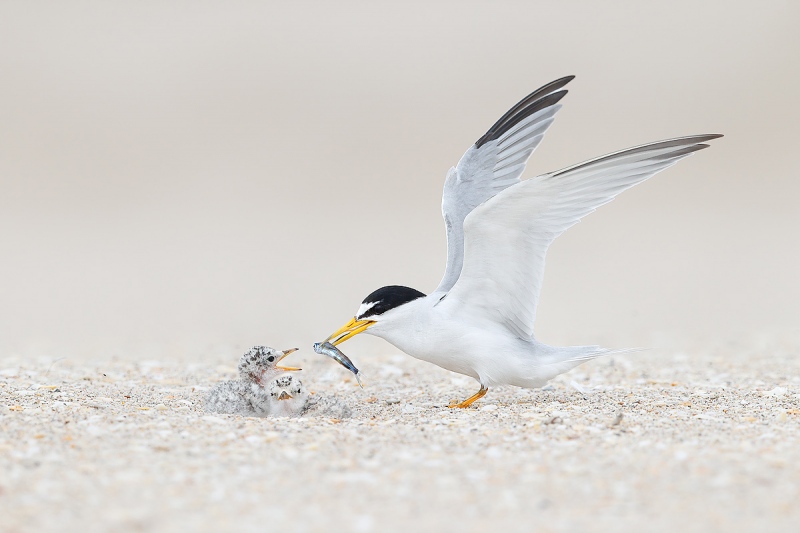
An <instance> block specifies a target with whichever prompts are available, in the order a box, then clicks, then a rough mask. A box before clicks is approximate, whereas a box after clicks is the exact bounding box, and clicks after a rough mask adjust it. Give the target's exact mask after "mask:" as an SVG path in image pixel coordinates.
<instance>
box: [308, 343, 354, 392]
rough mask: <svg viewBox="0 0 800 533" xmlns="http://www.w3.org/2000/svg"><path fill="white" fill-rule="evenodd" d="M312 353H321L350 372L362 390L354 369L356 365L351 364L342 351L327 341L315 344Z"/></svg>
mask: <svg viewBox="0 0 800 533" xmlns="http://www.w3.org/2000/svg"><path fill="white" fill-rule="evenodd" d="M314 351H315V352H317V353H321V354H323V355H327V356H328V357H330V358H331V359H333V360H334V361H336V362H337V363H339V364H340V365H342V366H343V367H345V368H346V369H347V370H349V371H350V372H352V373H353V374H354V375H355V376H356V381H358V384H359V386H360V387H361V388H362V389H363V388H364V385H363V384H362V383H361V378H360V377H358V369H357V368H356V365H354V364H353V362H352V361H351V360H350V358H349V357H347V356H346V355H345V354H343V353H342V351H341V350H339V348H337V347H336V346H334V345H333V344H331V343H330V342H328V341H325V342H315V343H314Z"/></svg>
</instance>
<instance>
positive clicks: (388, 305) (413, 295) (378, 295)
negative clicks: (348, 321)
mask: <svg viewBox="0 0 800 533" xmlns="http://www.w3.org/2000/svg"><path fill="white" fill-rule="evenodd" d="M424 297H425V294H423V293H421V292H419V291H418V290H416V289H412V288H411V287H403V286H402V285H389V286H387V287H381V288H380V289H378V290H377V291H375V292H373V293H372V294H370V295H369V296H367V297H366V298H364V301H363V302H361V303H362V304H363V305H370V304H372V305H371V306H370V307H369V309H367V310H366V311H364V313H362V315H361V316H358V317H356V318H358V319H364V318H369V317H371V316H377V315H382V314H383V313H385V312H386V311H388V310H390V309H394V308H395V307H399V306H401V305H403V304H406V303H408V302H410V301H412V300H416V299H417V298H424Z"/></svg>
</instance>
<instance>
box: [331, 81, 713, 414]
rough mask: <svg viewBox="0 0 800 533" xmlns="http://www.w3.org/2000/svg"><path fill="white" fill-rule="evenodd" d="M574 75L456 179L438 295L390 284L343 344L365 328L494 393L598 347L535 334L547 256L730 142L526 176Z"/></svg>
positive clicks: (495, 130) (618, 155)
mask: <svg viewBox="0 0 800 533" xmlns="http://www.w3.org/2000/svg"><path fill="white" fill-rule="evenodd" d="M572 78H573V77H572V76H568V77H566V78H561V79H559V80H556V81H554V82H552V83H549V84H547V85H545V86H543V87H542V88H540V89H537V90H536V91H534V92H533V93H531V94H530V95H528V96H527V97H525V98H524V99H523V100H521V101H520V102H519V103H518V104H517V105H515V106H514V107H512V108H511V109H510V110H509V111H508V112H507V113H506V114H505V115H503V116H502V117H501V118H500V120H498V121H497V122H496V123H495V124H494V125H493V126H492V127H491V128H489V131H487V132H486V134H485V135H483V136H482V137H481V138H480V139H478V141H476V143H475V144H474V145H473V146H471V147H470V148H469V149H468V150H467V151H466V153H465V154H464V155H463V156H462V158H461V160H460V161H459V162H458V165H456V167H454V168H451V169H450V170H449V172H448V173H447V177H446V178H445V183H444V192H443V195H442V216H443V217H444V221H445V230H446V232H447V267H446V269H445V274H444V276H443V277H442V281H441V282H440V283H439V286H438V287H437V289H436V290H435V291H434V292H433V293H432V294H430V295H428V296H425V295H424V294H422V293H421V292H419V291H416V290H415V289H411V288H408V287H402V286H396V285H393V286H387V287H383V288H381V289H378V290H377V291H374V292H373V293H372V294H370V295H369V296H367V297H366V298H365V299H364V301H363V302H362V304H361V307H360V308H359V310H358V312H357V313H356V316H355V317H354V318H353V320H351V321H350V322H349V323H348V324H346V325H345V326H344V327H342V328H341V329H339V330H338V331H337V332H335V333H334V334H333V335H331V336H330V337H328V339H327V340H328V341H330V342H332V343H333V344H334V345H336V344H339V343H341V342H344V341H346V340H347V339H349V338H351V337H353V336H354V335H357V334H358V333H361V332H366V333H369V334H372V335H376V336H378V337H382V338H383V339H385V340H387V341H388V342H390V343H391V344H393V345H394V346H396V347H397V348H399V349H400V350H402V351H404V352H406V353H407V354H409V355H411V356H413V357H416V358H417V359H421V360H423V361H428V362H431V363H433V364H436V365H438V366H440V367H442V368H445V369H447V370H451V371H453V372H457V373H459V374H464V375H467V376H471V377H473V378H475V379H476V380H478V381H479V382H480V383H481V390H480V392H479V393H478V394H476V395H475V396H473V397H471V398H469V399H468V400H465V401H464V402H461V403H460V404H458V406H459V407H466V406H468V405H470V404H471V403H472V402H473V401H475V400H476V399H477V398H480V397H481V396H482V395H483V394H485V393H486V390H487V389H488V387H492V386H496V385H516V386H519V387H527V388H533V387H540V386H542V385H544V384H545V383H546V382H547V381H548V380H549V379H551V378H553V377H555V376H557V375H558V374H561V373H563V372H566V371H568V370H570V369H571V368H573V367H575V366H577V365H578V364H580V363H581V362H583V361H586V360H588V359H592V358H594V357H597V356H600V355H605V354H608V353H611V352H612V351H611V350H607V349H603V348H600V347H599V346H570V347H553V346H548V345H546V344H543V343H541V342H539V341H537V340H536V339H535V337H534V329H533V326H534V321H535V318H536V308H537V305H538V302H539V293H540V291H541V286H542V280H543V276H544V262H545V255H546V253H547V249H548V248H549V247H550V244H551V243H552V242H553V240H555V239H556V238H557V237H558V236H559V235H561V234H562V233H563V232H564V231H566V230H567V229H568V228H570V227H571V226H573V225H575V224H577V223H578V222H579V221H580V220H581V218H583V217H584V216H586V215H588V214H589V213H591V212H593V211H594V210H595V209H597V208H598V207H600V206H601V205H604V204H606V203H608V202H610V201H611V200H613V199H614V198H615V197H616V196H617V195H618V194H619V193H621V192H622V191H624V190H626V189H628V188H630V187H633V186H634V185H636V184H638V183H641V182H643V181H645V180H646V179H648V178H650V177H651V176H653V175H654V174H656V173H657V172H660V171H662V170H664V169H666V168H668V167H670V166H672V165H674V164H675V163H676V162H678V161H679V160H681V159H683V158H685V157H687V156H689V155H691V154H692V153H694V152H696V151H698V150H702V149H703V148H707V147H708V145H707V144H703V143H705V142H706V141H709V140H711V139H715V138H717V137H721V135H694V136H689V137H680V138H676V139H669V140H665V141H658V142H654V143H649V144H645V145H641V146H637V147H634V148H629V149H626V150H621V151H619V152H614V153H612V154H608V155H605V156H602V157H598V158H595V159H592V160H589V161H586V162H583V163H579V164H577V165H573V166H570V167H567V168H565V169H562V170H559V171H556V172H551V173H548V174H543V175H540V176H536V177H534V178H531V179H527V180H524V181H523V180H521V179H520V176H521V175H522V172H523V171H524V169H525V164H526V162H527V160H528V158H529V157H530V155H531V153H533V151H534V149H535V148H536V147H537V146H538V145H539V143H540V142H541V140H542V138H543V136H544V133H545V131H546V130H547V128H548V127H549V126H550V124H552V122H553V120H554V117H555V114H556V112H557V111H558V110H559V109H560V108H561V105H560V104H559V103H558V102H559V101H560V100H561V98H563V97H564V95H566V93H567V91H565V90H562V87H564V86H565V85H566V84H567V83H568V82H569V81H571V80H572Z"/></svg>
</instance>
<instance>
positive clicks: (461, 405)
mask: <svg viewBox="0 0 800 533" xmlns="http://www.w3.org/2000/svg"><path fill="white" fill-rule="evenodd" d="M487 392H489V389H487V388H486V387H484V386H483V385H481V390H479V391H478V392H476V393H475V394H473V395H472V396H470V397H469V398H467V399H466V400H464V401H463V402H461V403H456V402H453V403H451V404H450V405H448V407H453V408H455V407H457V408H460V409H464V408H465V407H469V406H470V405H472V404H473V402H474V401H475V400H480V399H481V398H483V397H484V396H486V393H487Z"/></svg>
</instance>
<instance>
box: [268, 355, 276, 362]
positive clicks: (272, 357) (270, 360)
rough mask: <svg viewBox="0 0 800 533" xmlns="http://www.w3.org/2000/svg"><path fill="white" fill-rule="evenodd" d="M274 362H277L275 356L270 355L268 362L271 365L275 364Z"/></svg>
mask: <svg viewBox="0 0 800 533" xmlns="http://www.w3.org/2000/svg"><path fill="white" fill-rule="evenodd" d="M274 360H275V356H274V355H270V356H269V357H267V361H269V362H270V363H271V362H273V361H274Z"/></svg>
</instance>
